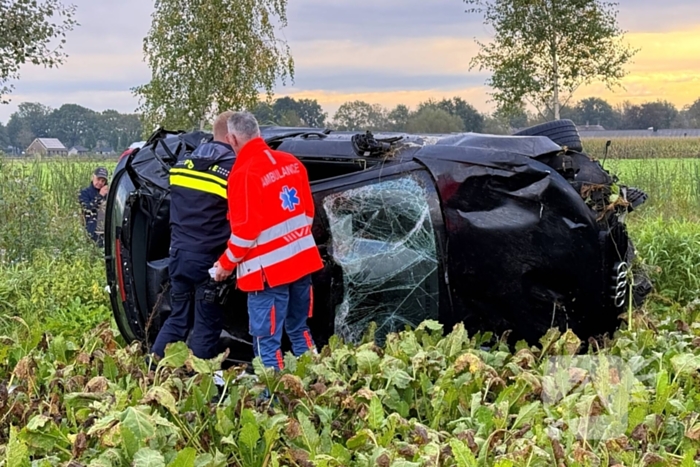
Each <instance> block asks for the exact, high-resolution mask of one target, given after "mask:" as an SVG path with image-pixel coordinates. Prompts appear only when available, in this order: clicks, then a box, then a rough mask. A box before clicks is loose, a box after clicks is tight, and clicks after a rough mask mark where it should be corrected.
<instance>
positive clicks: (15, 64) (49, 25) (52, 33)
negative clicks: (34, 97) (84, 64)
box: [0, 0, 77, 104]
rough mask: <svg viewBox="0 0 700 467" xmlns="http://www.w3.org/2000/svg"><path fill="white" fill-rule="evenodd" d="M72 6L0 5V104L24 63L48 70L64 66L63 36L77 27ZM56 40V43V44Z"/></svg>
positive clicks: (19, 0) (33, 0)
mask: <svg viewBox="0 0 700 467" xmlns="http://www.w3.org/2000/svg"><path fill="white" fill-rule="evenodd" d="M74 16H75V6H73V5H70V6H65V5H64V4H63V3H61V2H60V1H58V0H40V1H37V0H12V1H9V2H5V1H3V2H0V104H2V103H7V100H6V99H5V98H4V96H6V95H7V94H8V93H9V92H11V90H12V86H11V85H10V86H8V85H7V82H8V81H9V80H11V79H17V78H19V70H20V67H21V66H22V65H24V64H25V63H31V64H34V65H43V66H44V67H47V68H53V67H57V66H58V65H61V64H63V61H64V60H65V58H66V54H65V53H64V52H63V46H64V44H65V43H66V39H65V37H66V33H67V32H69V31H72V30H73V27H74V26H75V25H77V22H76V21H75V19H74ZM56 40H58V42H57V43H56V42H55V41H56Z"/></svg>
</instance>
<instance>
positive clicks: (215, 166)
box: [170, 141, 235, 254]
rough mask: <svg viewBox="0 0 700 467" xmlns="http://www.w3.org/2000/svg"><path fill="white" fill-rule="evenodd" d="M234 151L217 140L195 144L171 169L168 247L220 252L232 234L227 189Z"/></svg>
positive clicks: (202, 251)
mask: <svg viewBox="0 0 700 467" xmlns="http://www.w3.org/2000/svg"><path fill="white" fill-rule="evenodd" d="M234 160H235V154H234V153H233V150H232V149H231V146H229V145H228V144H225V143H220V142H217V141H214V142H211V143H204V144H202V145H200V146H198V147H197V148H196V149H195V150H194V151H193V152H192V153H191V154H189V155H187V156H186V157H183V158H182V159H181V160H179V161H178V162H177V164H175V165H174V166H173V167H172V168H171V169H170V247H171V248H178V249H181V250H186V251H191V252H194V253H214V254H219V253H221V252H222V251H224V249H225V248H226V241H227V240H228V238H229V236H230V235H231V229H230V227H229V222H228V217H227V211H228V204H227V202H226V200H227V192H226V188H227V187H228V177H229V175H230V172H231V168H232V167H233V162H234Z"/></svg>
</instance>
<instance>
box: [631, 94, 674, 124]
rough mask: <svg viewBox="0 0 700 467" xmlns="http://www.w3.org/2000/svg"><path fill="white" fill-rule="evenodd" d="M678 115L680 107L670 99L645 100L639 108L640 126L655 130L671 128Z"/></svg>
mask: <svg viewBox="0 0 700 467" xmlns="http://www.w3.org/2000/svg"><path fill="white" fill-rule="evenodd" d="M677 116H678V109H676V106H674V105H673V104H672V103H670V102H668V101H656V102H645V103H643V104H642V105H641V106H640V110H639V122H638V125H639V128H642V129H644V128H652V127H653V128H654V129H655V130H659V129H667V128H671V124H672V123H673V121H674V120H675V119H676V117H677Z"/></svg>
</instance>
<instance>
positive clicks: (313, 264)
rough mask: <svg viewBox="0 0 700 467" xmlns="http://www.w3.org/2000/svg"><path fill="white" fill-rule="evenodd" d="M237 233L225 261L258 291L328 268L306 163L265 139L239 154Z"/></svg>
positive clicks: (234, 192)
mask: <svg viewBox="0 0 700 467" xmlns="http://www.w3.org/2000/svg"><path fill="white" fill-rule="evenodd" d="M228 203H229V217H230V220H231V237H230V239H229V241H228V248H227V249H226V251H225V252H224V254H223V255H221V258H220V259H219V262H220V264H221V266H222V267H223V268H224V269H226V270H228V271H230V270H233V268H234V267H236V277H237V285H238V288H240V289H241V290H243V291H246V292H253V291H260V290H263V289H264V285H265V284H267V285H269V286H270V287H276V286H278V285H283V284H289V283H291V282H294V281H296V280H297V279H300V278H302V277H304V276H306V275H308V274H311V273H313V272H315V271H318V270H319V269H321V268H323V262H322V260H321V255H320V254H319V252H318V248H317V247H316V242H315V241H314V238H313V236H312V235H311V225H312V223H313V219H314V200H313V197H312V196H311V187H310V186H309V179H308V176H307V173H306V168H305V167H304V166H303V164H302V163H301V162H300V161H299V160H298V159H297V158H296V157H294V156H293V155H292V154H288V153H286V152H281V151H274V150H272V149H270V147H269V146H268V145H267V144H266V143H265V141H264V140H263V139H262V138H255V139H253V140H251V141H249V142H248V143H247V144H246V145H245V146H243V148H242V149H241V150H240V152H239V153H238V155H237V157H236V163H235V164H234V166H233V170H232V172H231V176H230V177H229V183H228Z"/></svg>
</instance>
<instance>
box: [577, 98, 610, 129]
mask: <svg viewBox="0 0 700 467" xmlns="http://www.w3.org/2000/svg"><path fill="white" fill-rule="evenodd" d="M572 110H573V112H572V115H571V117H568V118H571V119H572V120H573V121H574V122H576V124H577V125H602V126H603V127H604V128H605V129H606V130H614V129H616V128H617V127H618V125H619V122H618V121H617V118H616V115H615V111H614V110H613V107H612V105H610V104H609V103H608V102H607V101H605V100H604V99H601V98H599V97H589V98H586V99H583V100H581V101H579V102H578V103H576V105H575V106H574V107H573V109H572Z"/></svg>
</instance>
